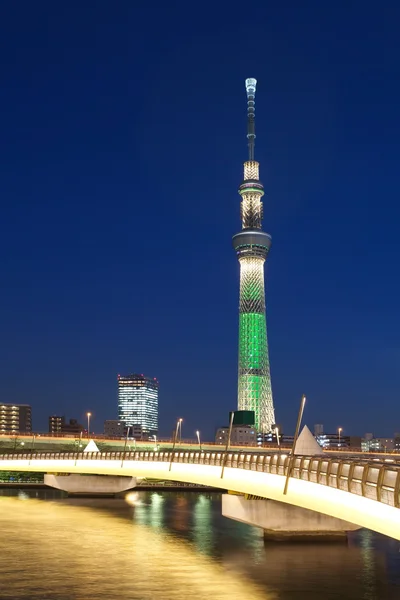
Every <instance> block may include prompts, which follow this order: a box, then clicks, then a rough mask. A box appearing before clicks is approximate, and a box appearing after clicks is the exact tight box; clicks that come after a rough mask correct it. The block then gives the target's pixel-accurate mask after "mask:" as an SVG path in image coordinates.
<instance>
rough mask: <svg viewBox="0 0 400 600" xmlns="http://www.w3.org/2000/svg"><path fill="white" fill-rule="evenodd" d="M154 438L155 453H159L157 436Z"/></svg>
mask: <svg viewBox="0 0 400 600" xmlns="http://www.w3.org/2000/svg"><path fill="white" fill-rule="evenodd" d="M153 438H154V452H157V436H156V435H153Z"/></svg>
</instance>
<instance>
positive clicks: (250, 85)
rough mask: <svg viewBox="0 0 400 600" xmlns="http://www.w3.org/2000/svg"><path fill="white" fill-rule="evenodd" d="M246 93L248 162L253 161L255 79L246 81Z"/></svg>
mask: <svg viewBox="0 0 400 600" xmlns="http://www.w3.org/2000/svg"><path fill="white" fill-rule="evenodd" d="M245 85H246V93H247V139H248V146H249V160H254V145H255V139H256V133H255V98H256V85H257V79H252V78H250V79H246V82H245Z"/></svg>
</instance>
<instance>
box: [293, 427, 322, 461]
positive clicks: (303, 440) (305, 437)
mask: <svg viewBox="0 0 400 600" xmlns="http://www.w3.org/2000/svg"><path fill="white" fill-rule="evenodd" d="M294 453H295V454H297V455H299V454H300V455H307V456H314V455H316V454H323V453H324V451H323V450H322V448H321V446H320V445H319V444H318V442H317V440H316V439H315V437H314V436H313V434H312V433H311V431H310V430H309V429H308V427H307V425H304V427H303V431H302V432H301V433H300V435H299V437H298V438H297V442H296V446H295V449H294Z"/></svg>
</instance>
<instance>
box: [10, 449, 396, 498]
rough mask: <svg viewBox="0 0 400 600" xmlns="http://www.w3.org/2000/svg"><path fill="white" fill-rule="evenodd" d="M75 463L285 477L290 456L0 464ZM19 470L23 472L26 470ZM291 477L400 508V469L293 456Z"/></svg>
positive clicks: (139, 455)
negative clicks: (147, 464)
mask: <svg viewBox="0 0 400 600" xmlns="http://www.w3.org/2000/svg"><path fill="white" fill-rule="evenodd" d="M8 460H12V461H16V460H17V461H25V460H28V461H29V462H31V461H34V460H73V461H74V462H75V464H76V463H77V461H86V460H96V461H118V462H119V463H120V465H121V467H122V466H123V464H126V462H128V461H152V462H164V463H170V464H174V463H186V464H197V465H211V466H217V467H221V468H222V466H223V465H224V464H225V467H226V468H233V469H244V470H250V471H258V472H261V473H272V474H277V475H283V476H285V475H287V471H288V468H289V460H290V459H289V456H288V455H286V454H262V453H259V452H245V451H244V452H227V453H225V452H223V451H220V452H218V451H215V452H210V451H203V452H198V451H197V452H196V451H186V450H182V451H180V450H178V451H176V452H172V451H161V452H152V451H128V452H123V451H119V452H113V451H110V452H79V453H76V452H37V453H24V454H3V455H0V461H8ZM22 467H23V465H21V470H23V468H22ZM290 470H291V474H290V475H291V477H294V478H296V479H302V480H305V481H310V482H312V483H317V484H320V485H325V486H329V487H332V488H336V489H339V490H343V491H345V492H349V493H351V494H356V495H358V496H364V497H365V498H370V499H371V500H375V501H378V502H382V503H384V504H389V505H390V506H395V507H396V508H399V507H400V465H396V464H387V463H386V464H385V463H376V462H370V461H365V460H364V461H362V460H349V459H340V458H328V457H326V456H317V457H315V456H295V457H294V458H293V459H292V463H291V468H290Z"/></svg>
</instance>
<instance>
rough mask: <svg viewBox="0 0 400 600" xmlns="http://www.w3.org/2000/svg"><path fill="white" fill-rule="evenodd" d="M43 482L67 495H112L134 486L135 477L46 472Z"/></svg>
mask: <svg viewBox="0 0 400 600" xmlns="http://www.w3.org/2000/svg"><path fill="white" fill-rule="evenodd" d="M44 483H45V485H48V486H50V487H53V488H56V489H58V490H62V491H63V492H68V494H69V495H75V494H77V495H86V496H113V495H115V494H118V493H120V492H125V491H126V490H130V489H132V488H134V487H136V477H124V476H120V475H69V474H66V475H52V474H48V475H45V476H44Z"/></svg>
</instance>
